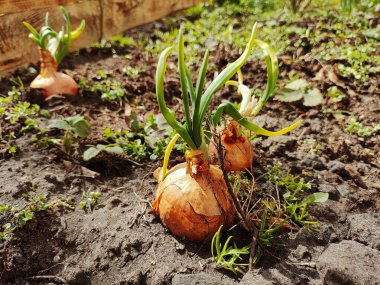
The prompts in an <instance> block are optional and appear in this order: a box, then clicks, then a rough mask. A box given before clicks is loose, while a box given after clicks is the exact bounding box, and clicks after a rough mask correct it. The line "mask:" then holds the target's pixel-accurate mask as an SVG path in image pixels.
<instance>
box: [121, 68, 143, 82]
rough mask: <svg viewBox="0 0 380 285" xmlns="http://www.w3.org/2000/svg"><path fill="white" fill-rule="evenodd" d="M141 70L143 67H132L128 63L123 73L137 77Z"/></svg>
mask: <svg viewBox="0 0 380 285" xmlns="http://www.w3.org/2000/svg"><path fill="white" fill-rule="evenodd" d="M140 72H141V69H140V68H139V67H132V66H129V65H127V66H125V67H124V68H123V73H124V74H125V75H127V76H128V77H130V78H133V79H135V78H137V77H138V76H139V73H140Z"/></svg>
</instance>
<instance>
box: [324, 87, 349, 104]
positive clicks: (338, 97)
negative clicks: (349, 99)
mask: <svg viewBox="0 0 380 285" xmlns="http://www.w3.org/2000/svg"><path fill="white" fill-rule="evenodd" d="M327 94H328V95H329V97H330V99H331V101H332V102H335V103H336V102H340V101H342V100H343V99H344V98H345V97H346V95H345V94H344V93H343V92H342V91H340V90H339V89H338V87H336V86H332V87H330V88H329V89H327Z"/></svg>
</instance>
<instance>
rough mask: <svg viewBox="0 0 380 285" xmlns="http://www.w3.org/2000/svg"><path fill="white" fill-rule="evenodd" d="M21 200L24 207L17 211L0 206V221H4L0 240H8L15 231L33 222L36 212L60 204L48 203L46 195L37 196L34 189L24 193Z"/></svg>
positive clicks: (56, 202)
mask: <svg viewBox="0 0 380 285" xmlns="http://www.w3.org/2000/svg"><path fill="white" fill-rule="evenodd" d="M22 198H23V200H24V203H23V204H24V206H23V207H22V208H19V209H17V208H16V207H11V206H10V205H7V204H0V219H1V220H2V221H5V223H4V224H3V225H2V230H1V229H0V239H4V240H7V239H9V238H10V237H11V234H12V233H13V231H14V230H15V229H17V228H19V227H23V226H25V225H26V224H27V223H29V222H30V221H31V220H33V219H34V217H35V214H36V213H37V212H41V211H46V210H48V209H51V208H52V207H54V206H57V205H59V204H61V201H60V200H56V201H54V202H52V203H49V202H48V198H47V196H46V195H43V194H38V193H36V192H35V190H34V189H32V190H31V191H30V192H29V193H24V194H23V195H22Z"/></svg>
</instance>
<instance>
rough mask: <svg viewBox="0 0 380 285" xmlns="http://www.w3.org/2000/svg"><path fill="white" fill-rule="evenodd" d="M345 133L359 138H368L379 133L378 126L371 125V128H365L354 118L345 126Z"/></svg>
mask: <svg viewBox="0 0 380 285" xmlns="http://www.w3.org/2000/svg"><path fill="white" fill-rule="evenodd" d="M346 131H347V132H348V133H350V134H353V135H357V136H358V137H361V138H369V137H371V136H373V135H376V134H377V133H379V132H380V124H373V125H372V127H369V126H366V127H365V126H364V125H363V124H362V123H360V122H358V121H357V120H356V119H355V118H352V119H351V120H350V121H349V122H348V124H347V127H346Z"/></svg>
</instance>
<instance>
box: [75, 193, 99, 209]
mask: <svg viewBox="0 0 380 285" xmlns="http://www.w3.org/2000/svg"><path fill="white" fill-rule="evenodd" d="M99 198H100V192H97V191H95V192H93V191H91V192H83V194H82V201H81V202H80V203H79V206H80V207H81V208H82V209H83V210H85V211H89V212H93V211H94V210H95V205H96V203H97V202H98V200H99Z"/></svg>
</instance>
